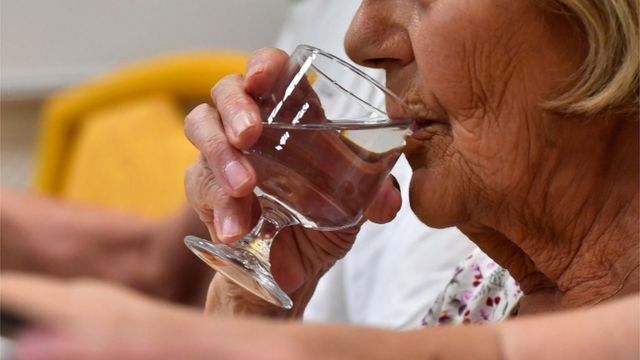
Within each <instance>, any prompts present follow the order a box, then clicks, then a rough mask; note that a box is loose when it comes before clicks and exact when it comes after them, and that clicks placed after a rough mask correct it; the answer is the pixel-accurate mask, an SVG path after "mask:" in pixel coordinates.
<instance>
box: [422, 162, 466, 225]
mask: <svg viewBox="0 0 640 360" xmlns="http://www.w3.org/2000/svg"><path fill="white" fill-rule="evenodd" d="M441 177H442V176H439V174H437V172H436V171H434V170H433V169H431V168H419V169H415V170H414V172H413V176H412V177H411V184H410V185H409V202H410V204H411V210H412V211H413V212H414V214H416V216H417V217H418V219H420V221H421V222H423V223H424V224H425V225H427V226H429V227H432V228H446V227H451V226H456V225H458V224H460V223H461V222H462V221H463V220H464V218H465V217H466V215H465V213H464V206H463V203H462V201H461V200H462V199H460V195H459V194H461V192H459V191H456V190H455V186H456V184H454V182H452V181H447V179H446V178H441ZM456 194H458V195H456Z"/></svg>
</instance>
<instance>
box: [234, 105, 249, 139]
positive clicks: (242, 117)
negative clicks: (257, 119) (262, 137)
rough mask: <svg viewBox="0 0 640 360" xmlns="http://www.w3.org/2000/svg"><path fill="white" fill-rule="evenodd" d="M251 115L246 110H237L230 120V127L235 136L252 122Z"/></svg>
mask: <svg viewBox="0 0 640 360" xmlns="http://www.w3.org/2000/svg"><path fill="white" fill-rule="evenodd" d="M252 120H253V117H252V116H251V115H250V114H249V113H248V112H244V111H242V112H239V113H238V114H237V115H236V116H234V117H233V121H232V122H231V128H232V129H233V133H234V134H235V136H236V137H239V136H240V135H241V134H242V133H243V132H244V131H245V130H247V128H249V127H250V126H251V125H252V124H253V122H252Z"/></svg>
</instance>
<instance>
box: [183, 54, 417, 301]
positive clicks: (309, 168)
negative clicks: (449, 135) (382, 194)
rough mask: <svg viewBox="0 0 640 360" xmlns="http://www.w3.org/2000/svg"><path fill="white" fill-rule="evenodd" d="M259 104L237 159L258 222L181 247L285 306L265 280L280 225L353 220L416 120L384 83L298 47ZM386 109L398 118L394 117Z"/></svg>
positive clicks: (317, 226) (326, 225) (335, 226)
mask: <svg viewBox="0 0 640 360" xmlns="http://www.w3.org/2000/svg"><path fill="white" fill-rule="evenodd" d="M256 102H257V104H258V107H259V109H260V112H261V116H262V126H263V131H262V134H261V136H260V138H259V139H258V141H257V143H256V144H255V145H254V146H253V147H252V148H251V149H249V150H247V151H245V152H244V155H245V156H246V157H247V158H248V159H249V161H250V162H251V164H252V165H253V167H254V168H255V170H256V174H257V177H258V185H257V188H256V190H255V193H256V195H257V197H258V199H259V202H260V206H261V208H262V215H261V217H260V219H259V220H258V223H257V224H256V225H255V227H254V228H253V230H251V232H249V233H248V234H247V235H246V236H245V237H244V238H242V239H241V240H238V241H237V242H235V243H233V244H230V245H226V244H216V243H213V242H210V241H207V240H203V239H199V238H197V237H194V236H187V237H186V238H185V243H186V245H187V246H188V247H189V249H191V251H193V252H194V253H195V254H196V255H197V256H198V257H199V258H200V259H202V260H203V261H204V262H206V263H207V264H209V265H210V266H211V267H213V268H214V269H215V270H217V271H218V272H219V273H221V274H223V275H225V276H227V277H228V278H229V279H231V280H233V281H234V282H236V283H237V284H238V285H240V286H242V287H243V288H245V289H247V290H248V291H250V292H252V293H254V294H255V295H257V296H259V297H261V298H263V299H264V300H266V301H268V302H270V303H272V304H275V305H278V306H281V307H283V308H287V309H289V308H291V307H292V305H293V303H292V301H291V299H290V298H289V296H288V295H287V294H286V293H285V292H284V291H283V290H281V289H280V287H279V286H278V284H277V283H276V281H275V280H274V278H273V276H272V275H271V270H270V268H271V266H270V263H269V250H270V247H271V243H272V241H273V239H274V238H275V236H276V235H277V234H278V232H279V231H280V230H281V229H282V228H283V227H286V226H292V225H300V226H303V227H305V228H308V229H314V230H319V231H335V230H339V229H343V228H347V227H351V226H354V225H356V224H358V222H359V221H361V219H362V216H363V212H364V209H366V207H367V206H368V205H369V204H370V202H371V201H372V200H373V197H374V195H375V194H376V191H377V189H378V188H379V187H380V185H381V184H382V182H383V180H384V179H385V178H386V177H387V175H388V174H389V171H390V170H391V168H392V167H393V165H394V163H395V162H396V160H397V159H398V157H399V156H400V154H401V153H402V149H403V147H404V140H405V137H406V136H407V135H408V134H409V133H410V126H411V123H412V121H413V119H412V117H411V116H410V114H411V112H410V110H409V109H408V108H407V107H406V106H405V105H404V103H403V102H402V100H400V99H399V98H398V97H397V96H396V95H394V94H393V93H392V92H390V91H389V90H388V89H386V88H385V87H384V86H383V85H381V84H379V83H378V82H377V81H375V80H374V79H372V78H371V77H369V76H368V75H366V74H365V73H363V72H362V71H360V70H359V69H357V68H355V67H354V66H352V65H350V64H348V63H346V62H345V61H343V60H341V59H339V58H337V57H335V56H333V55H331V54H329V53H327V52H324V51H322V50H320V49H317V48H314V47H311V46H307V45H300V46H298V47H297V48H296V50H295V51H294V52H293V54H292V55H291V56H290V58H289V60H288V63H287V64H286V66H285V67H284V68H283V70H282V73H281V74H280V75H279V76H278V78H277V81H276V82H275V84H274V85H273V87H272V88H271V89H270V90H269V91H268V92H267V93H265V94H263V95H262V96H260V97H259V98H258V99H256ZM377 104H381V105H377ZM384 104H386V108H385V105H384ZM390 107H394V108H395V109H398V110H399V111H398V113H399V114H403V115H402V116H401V117H399V118H392V117H391V116H389V115H388V114H387V112H386V111H385V109H388V108H390Z"/></svg>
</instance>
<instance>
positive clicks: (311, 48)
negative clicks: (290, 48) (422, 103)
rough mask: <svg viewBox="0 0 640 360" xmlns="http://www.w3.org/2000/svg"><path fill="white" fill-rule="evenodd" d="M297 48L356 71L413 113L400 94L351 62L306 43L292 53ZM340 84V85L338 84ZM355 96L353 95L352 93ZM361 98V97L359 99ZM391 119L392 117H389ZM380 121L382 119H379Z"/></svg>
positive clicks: (385, 112)
mask: <svg viewBox="0 0 640 360" xmlns="http://www.w3.org/2000/svg"><path fill="white" fill-rule="evenodd" d="M299 49H304V50H307V51H309V52H311V53H313V54H319V55H322V56H324V57H326V58H329V59H331V60H334V61H336V62H338V63H339V64H340V65H342V66H344V67H346V68H348V69H349V70H351V71H353V72H354V73H356V74H357V75H358V76H360V77H362V78H364V79H365V80H366V81H368V82H370V83H371V84H372V85H373V86H375V87H376V88H378V89H379V90H380V91H382V92H383V93H385V95H388V96H389V97H391V98H392V99H393V100H394V101H395V102H397V103H398V104H399V105H400V106H402V107H403V108H404V109H405V110H407V113H408V115H411V114H413V111H412V110H411V108H409V106H408V105H407V104H406V103H405V102H404V100H402V99H401V98H400V96H398V95H397V94H396V93H394V92H393V91H391V90H390V89H389V88H388V87H386V86H385V85H382V84H381V83H380V82H379V81H378V80H376V79H374V78H373V77H371V76H370V75H369V74H367V73H365V72H364V71H362V70H361V69H359V68H357V67H356V66H354V65H353V64H351V63H348V62H346V61H345V60H343V59H341V58H340V57H338V56H336V55H333V54H332V53H330V52H327V51H324V50H322V49H319V48H317V47H315V46H313V45H308V44H300V45H298V46H296V48H295V50H294V53H295V52H296V51H298V50H299ZM323 75H324V76H326V77H327V78H329V79H331V80H332V81H336V80H335V79H332V78H331V77H329V76H327V75H326V74H324V73H323ZM338 86H341V85H338ZM354 96H355V95H354ZM361 100H362V99H361ZM362 101H364V102H365V103H367V104H368V105H369V106H371V107H373V108H375V109H376V110H378V111H381V112H382V113H384V114H385V115H387V116H388V115H389V114H388V113H387V111H386V110H384V111H383V110H381V109H378V107H377V106H375V105H372V104H370V103H369V102H368V101H366V100H362ZM389 120H392V119H389ZM380 122H382V121H380Z"/></svg>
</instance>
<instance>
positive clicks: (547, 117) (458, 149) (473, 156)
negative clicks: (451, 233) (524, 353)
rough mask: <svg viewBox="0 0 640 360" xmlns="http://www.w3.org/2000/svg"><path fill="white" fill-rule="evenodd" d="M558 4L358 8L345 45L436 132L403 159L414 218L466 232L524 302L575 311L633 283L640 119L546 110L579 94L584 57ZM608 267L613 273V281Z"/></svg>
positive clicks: (460, 0)
mask: <svg viewBox="0 0 640 360" xmlns="http://www.w3.org/2000/svg"><path fill="white" fill-rule="evenodd" d="M551 6H552V5H551V4H550V3H548V2H539V1H512V0H474V1H468V0H440V1H427V0H425V1H364V2H363V4H362V5H361V7H360V9H359V12H358V14H357V15H356V17H355V18H354V20H353V22H352V24H351V29H350V31H349V33H348V34H347V38H346V40H345V45H346V49H347V52H348V54H349V55H350V57H351V58H353V59H354V60H355V61H357V62H359V63H361V64H363V65H368V66H375V67H382V68H384V69H385V70H386V71H387V85H388V86H389V87H390V88H391V89H392V90H394V91H395V92H396V93H399V94H400V95H401V97H404V98H405V99H406V100H407V101H408V102H409V103H410V105H411V106H412V107H413V108H414V109H415V110H416V111H417V112H418V113H419V114H420V115H421V116H423V117H424V118H426V119H430V120H433V121H437V123H435V124H433V125H431V126H427V127H425V128H423V129H421V130H419V131H417V132H416V133H415V134H414V136H413V137H412V138H411V139H410V140H409V142H408V144H407V149H406V153H407V157H408V159H409V162H410V164H411V166H412V168H413V170H414V174H413V178H412V181H411V188H410V196H411V198H410V201H411V206H412V209H413V210H414V212H415V213H416V214H417V215H418V217H419V218H420V219H421V220H422V221H423V222H424V223H426V224H428V225H430V226H434V227H446V226H458V227H459V228H460V229H461V230H463V232H465V233H466V234H467V235H468V236H469V237H470V238H471V239H472V240H473V241H474V242H476V243H477V244H478V245H479V246H480V247H481V248H482V249H483V250H484V251H485V252H487V253H488V254H489V255H490V256H491V257H493V258H494V259H495V260H497V261H498V262H499V263H500V264H502V265H503V266H505V267H507V268H508V270H509V271H510V272H511V273H512V275H514V277H516V279H517V280H519V281H520V283H521V286H522V287H523V290H524V291H525V293H527V294H539V293H545V292H548V293H549V294H551V297H552V298H553V299H554V300H553V302H554V303H555V304H554V305H556V304H557V305H559V306H576V305H580V304H583V303H593V302H598V301H601V300H603V299H605V298H607V297H608V296H612V294H613V293H614V292H615V291H617V290H620V287H621V286H622V285H621V284H622V282H624V280H625V278H624V276H623V275H626V274H628V273H629V271H633V269H634V268H635V271H636V272H637V265H638V260H637V256H636V259H632V258H630V257H628V256H627V257H626V258H625V257H624V254H625V253H627V252H629V251H631V252H632V253H635V254H637V248H638V241H637V239H638V228H637V216H638V192H637V188H638V139H637V133H638V123H637V121H636V120H635V119H634V117H635V118H637V114H631V115H628V114H627V116H624V115H622V116H620V115H619V116H614V115H611V114H596V115H594V116H593V117H592V118H587V117H586V116H574V117H571V116H566V115H565V116H563V115H560V114H558V113H554V112H551V111H546V110H545V108H544V107H543V104H544V102H545V101H549V100H552V99H553V98H554V96H558V95H559V94H561V93H562V92H563V91H566V90H567V89H569V88H570V87H571V86H572V85H573V84H572V82H571V80H567V79H571V76H572V74H574V73H576V72H577V71H578V69H579V66H580V64H581V61H582V59H584V57H585V54H586V52H585V51H586V45H585V44H582V43H581V42H580V41H579V39H581V35H580V34H579V33H578V32H577V30H576V28H575V27H573V26H572V25H571V24H569V23H568V22H567V21H566V18H565V17H564V15H559V14H558V13H554V12H552V11H550V7H551ZM618 161H619V162H618ZM612 163H617V164H623V165H622V166H619V167H618V168H612V167H611V166H610V164H612ZM612 184H616V190H614V191H610V190H611V186H612ZM613 225H616V226H615V227H617V228H618V229H617V230H616V231H618V232H617V233H616V234H612V233H611V230H612V227H613ZM596 254H597V255H598V256H597V257H594V255H596ZM614 264H617V265H614ZM611 268H614V269H615V270H614V272H619V273H618V274H617V275H615V276H613V275H608V274H607V273H608V271H609V269H611ZM635 277H637V276H635ZM632 278H633V276H632ZM630 289H635V290H634V291H637V281H636V282H635V284H632V285H631V286H630ZM542 302H545V301H542ZM526 303H527V302H526V301H525V302H523V305H524V304H526ZM545 306H547V308H549V307H552V306H553V305H552V304H548V303H547V304H545ZM531 307H532V308H533V307H535V305H532V306H531Z"/></svg>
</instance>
